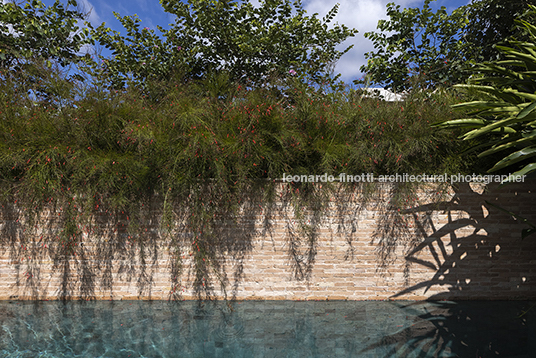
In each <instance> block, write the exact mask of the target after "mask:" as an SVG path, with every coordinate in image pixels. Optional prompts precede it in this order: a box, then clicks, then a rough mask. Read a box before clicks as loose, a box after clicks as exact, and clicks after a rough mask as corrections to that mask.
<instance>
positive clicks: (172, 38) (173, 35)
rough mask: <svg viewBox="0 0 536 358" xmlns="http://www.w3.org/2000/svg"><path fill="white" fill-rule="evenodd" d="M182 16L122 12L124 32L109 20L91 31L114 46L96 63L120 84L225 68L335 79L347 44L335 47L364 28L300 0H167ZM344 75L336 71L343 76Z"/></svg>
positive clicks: (233, 74) (236, 77)
mask: <svg viewBox="0 0 536 358" xmlns="http://www.w3.org/2000/svg"><path fill="white" fill-rule="evenodd" d="M161 4H162V6H163V7H164V9H165V11H166V12H168V13H170V14H173V15H176V20H175V23H174V24H171V25H170V26H171V27H170V29H168V30H167V29H164V28H163V27H161V26H157V29H158V31H159V32H160V34H157V33H156V31H155V30H154V29H149V28H147V27H143V28H142V27H141V25H140V22H141V21H140V19H139V18H138V17H136V16H124V17H121V16H120V15H119V14H117V13H115V16H116V17H117V19H118V20H119V21H120V22H121V23H122V25H123V26H124V27H125V29H126V36H121V35H120V34H119V33H118V32H116V31H113V30H111V29H109V28H107V27H106V26H105V24H102V25H100V26H99V27H97V28H95V29H92V30H91V36H92V37H93V39H94V41H95V42H98V43H100V44H101V45H103V46H104V47H105V48H107V49H109V50H111V51H112V53H113V57H112V58H110V59H106V58H103V57H102V58H101V60H103V61H104V62H103V63H100V64H97V63H96V64H95V65H94V69H99V68H100V70H99V71H101V73H103V74H106V75H107V76H109V78H110V79H111V81H112V83H113V85H114V86H115V87H122V86H124V85H125V83H126V82H127V81H128V80H134V81H144V80H146V79H148V78H153V79H158V78H167V77H169V76H170V75H171V74H173V73H174V72H176V71H178V72H181V73H183V74H184V75H186V77H187V78H200V77H202V76H205V75H206V74H207V73H210V72H211V71H225V72H227V73H228V74H229V77H230V79H231V80H232V81H239V82H244V81H247V80H249V81H251V83H261V82H263V81H265V80H266V79H267V78H270V77H279V78H281V77H288V76H303V78H306V79H307V80H309V81H313V82H315V83H325V82H331V81H333V80H334V78H333V77H332V76H331V70H332V67H333V65H334V63H335V62H336V61H337V60H338V59H339V58H340V57H341V56H342V55H343V54H344V53H346V52H347V51H348V50H350V48H351V47H352V46H349V47H348V48H346V49H345V50H343V51H338V50H336V47H337V46H338V45H339V44H341V43H342V42H344V40H346V39H347V38H348V37H351V36H354V34H355V33H356V32H357V31H356V30H354V29H350V28H348V27H346V26H345V25H339V24H334V25H333V26H332V27H331V28H329V27H328V25H329V24H330V23H331V22H332V20H333V18H334V16H335V15H336V13H337V11H338V5H336V6H335V7H333V8H332V9H331V10H330V11H329V12H328V13H327V14H326V16H324V18H323V19H319V18H317V15H318V14H313V15H311V16H308V15H307V14H306V11H305V10H304V9H303V6H302V4H301V2H300V1H295V2H292V3H291V1H289V0H266V1H261V2H260V5H259V6H258V7H254V6H253V5H252V4H251V3H250V2H249V1H245V2H240V1H233V0H188V1H187V2H181V1H178V0H161ZM336 77H337V76H335V78H336Z"/></svg>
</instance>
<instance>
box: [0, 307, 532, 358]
mask: <svg viewBox="0 0 536 358" xmlns="http://www.w3.org/2000/svg"><path fill="white" fill-rule="evenodd" d="M535 304H536V303H535V302H525V301H509V302H506V301H499V302H497V301H485V302H482V301H480V302H476V301H469V302H446V301H444V302H435V303H434V302H412V301H391V302H377V301H358V302H355V301H354V302H351V301H332V302H326V301H318V302H313V301H307V302H296V301H244V302H233V303H230V304H226V303H224V302H216V303H214V302H204V303H200V302H192V301H184V302H163V301H152V302H143V301H113V302H112V301H91V302H78V301H76V302H65V303H63V302H28V301H3V302H0V357H32V358H33V357H133V358H134V357H247V358H250V357H274V358H275V357H277V358H279V357H374V358H376V357H516V358H522V357H535V356H536V312H535V311H536V306H535V307H534V308H532V309H531V307H533V306H534V305H535Z"/></svg>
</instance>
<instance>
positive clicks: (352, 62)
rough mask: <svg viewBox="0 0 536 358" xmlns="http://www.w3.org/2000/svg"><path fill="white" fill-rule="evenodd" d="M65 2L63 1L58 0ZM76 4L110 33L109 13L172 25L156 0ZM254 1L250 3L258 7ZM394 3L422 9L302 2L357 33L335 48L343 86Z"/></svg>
mask: <svg viewBox="0 0 536 358" xmlns="http://www.w3.org/2000/svg"><path fill="white" fill-rule="evenodd" d="M43 2H44V3H45V4H46V5H51V4H52V3H53V2H54V1H53V0H44V1H43ZM62 2H64V3H65V2H66V0H62ZM78 2H79V4H80V5H82V6H83V8H84V9H85V10H87V11H90V15H89V18H88V21H90V22H91V23H92V24H93V26H94V27H97V26H99V25H100V24H101V23H102V22H105V23H106V25H107V26H108V27H111V28H112V29H113V30H116V31H119V32H121V33H122V34H124V33H125V31H124V29H123V27H122V26H121V24H120V23H119V22H118V21H117V20H116V19H115V18H114V15H113V12H114V11H115V12H118V13H119V14H120V15H121V16H124V15H134V14H137V15H138V17H139V18H140V19H141V21H142V22H141V25H142V26H143V27H149V28H152V29H155V30H156V25H160V26H163V27H165V28H167V27H168V26H167V25H168V24H170V23H173V15H171V14H167V13H166V12H164V10H163V8H162V7H161V5H160V3H159V2H158V0H114V1H109V0H78ZM258 2H259V1H258V0H252V3H253V4H254V5H255V4H258ZM389 2H394V3H395V4H397V5H400V6H401V7H402V8H408V7H422V5H423V3H424V1H423V0H394V1H393V0H302V4H303V7H304V9H305V10H307V13H308V14H309V15H312V14H314V13H318V17H319V18H322V17H324V15H326V14H327V12H328V11H329V10H331V9H332V8H333V6H334V5H335V4H337V3H339V4H340V7H339V12H338V14H337V16H336V17H335V19H334V20H333V23H339V24H344V25H346V26H348V27H350V28H355V29H357V30H358V31H359V33H358V34H357V35H356V36H355V37H352V38H350V39H348V40H346V41H345V42H344V43H343V44H342V45H341V46H340V48H339V50H343V49H345V48H347V47H348V46H350V45H352V44H353V45H354V47H353V48H352V49H351V50H350V51H349V52H348V53H346V54H345V55H344V56H343V57H342V58H341V59H340V60H339V62H338V63H337V65H336V67H335V72H336V73H340V74H341V79H342V80H343V81H344V82H346V83H351V82H352V81H353V80H355V79H359V78H361V77H362V74H361V72H360V70H359V69H360V67H361V66H362V65H364V64H365V63H366V59H365V53H366V52H370V51H372V50H374V48H373V46H372V42H371V41H370V40H368V39H365V38H364V36H363V34H364V33H365V32H369V31H375V30H376V25H377V23H378V20H380V19H387V16H386V5H387V3H389ZM468 2H470V0H436V1H433V2H432V4H431V5H432V8H433V9H437V8H439V7H441V6H445V7H446V8H447V11H449V12H450V11H452V10H454V9H456V8H458V7H460V6H463V5H466V4H467V3H468Z"/></svg>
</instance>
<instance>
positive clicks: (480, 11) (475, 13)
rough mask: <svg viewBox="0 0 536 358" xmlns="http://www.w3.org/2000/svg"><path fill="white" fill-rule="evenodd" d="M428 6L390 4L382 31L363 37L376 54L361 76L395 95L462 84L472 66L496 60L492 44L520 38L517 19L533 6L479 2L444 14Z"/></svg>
mask: <svg viewBox="0 0 536 358" xmlns="http://www.w3.org/2000/svg"><path fill="white" fill-rule="evenodd" d="M432 1H433V0H425V2H424V5H423V7H422V9H421V8H405V9H401V7H400V6H399V5H395V4H394V3H389V4H388V5H387V15H388V17H389V19H388V20H380V21H379V22H378V27H377V28H378V30H380V31H379V32H368V33H366V34H365V37H367V38H369V39H371V40H372V42H373V44H374V48H375V50H374V51H372V52H368V53H366V54H365V57H366V58H367V59H368V63H367V64H366V65H364V66H362V67H361V71H363V72H365V73H366V74H367V75H368V76H369V79H370V80H371V81H372V83H374V84H379V85H382V86H385V87H387V88H392V89H394V90H396V91H404V90H408V89H410V88H413V87H415V86H416V85H418V86H420V87H424V88H432V89H433V88H436V87H438V86H450V85H453V84H456V83H463V82H465V80H467V78H469V76H471V75H472V72H471V71H468V70H469V69H470V68H471V67H472V66H474V65H475V64H476V63H478V62H483V61H490V60H493V59H497V58H498V56H499V52H498V51H496V49H495V48H494V46H495V45H496V44H498V43H501V42H503V41H505V40H506V39H508V38H509V37H511V36H517V37H522V36H523V32H522V30H521V29H519V28H517V27H515V26H514V25H515V20H516V19H517V18H519V17H520V16H521V15H522V14H523V13H524V12H525V11H526V10H527V5H529V4H535V3H536V1H534V0H514V1H507V2H505V1H500V0H477V1H473V2H472V3H470V4H468V5H466V6H462V7H459V8H457V9H455V10H453V11H452V12H451V13H448V12H447V9H446V8H445V7H444V6H443V7H441V8H440V9H438V10H437V11H435V12H434V11H433V10H432V8H431V5H430V4H431V2H432Z"/></svg>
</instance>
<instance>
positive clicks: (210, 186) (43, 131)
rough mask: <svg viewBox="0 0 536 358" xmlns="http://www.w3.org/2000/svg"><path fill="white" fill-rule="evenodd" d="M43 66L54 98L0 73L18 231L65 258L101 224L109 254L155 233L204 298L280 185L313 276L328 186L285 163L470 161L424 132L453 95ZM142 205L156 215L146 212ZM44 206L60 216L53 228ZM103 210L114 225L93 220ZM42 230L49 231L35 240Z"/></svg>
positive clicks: (342, 165)
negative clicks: (141, 80)
mask: <svg viewBox="0 0 536 358" xmlns="http://www.w3.org/2000/svg"><path fill="white" fill-rule="evenodd" d="M36 68H38V69H40V71H44V72H45V73H46V76H45V75H42V76H41V78H44V81H48V82H49V83H48V82H47V83H45V84H43V83H41V84H39V85H40V86H43V85H46V86H48V87H49V88H50V89H51V91H48V92H47V93H55V95H54V96H53V97H52V98H51V97H47V98H45V99H40V98H35V95H32V93H34V92H32V88H33V87H32V86H35V85H36V84H34V83H32V82H31V81H27V80H26V77H24V75H23V74H22V73H19V74H16V73H3V74H0V76H2V78H3V81H2V82H1V83H0V136H1V137H2V138H1V140H0V191H1V193H2V194H3V195H2V201H3V202H4V203H6V204H5V208H4V209H5V210H4V212H7V209H8V208H11V209H12V210H13V211H14V212H17V213H18V214H17V215H20V216H21V218H23V219H24V220H22V221H24V222H25V223H26V224H25V225H26V226H25V227H24V228H22V227H21V228H20V230H21V231H20V235H19V236H18V237H17V240H22V244H21V245H22V246H23V247H24V245H26V246H28V245H30V246H31V245H33V246H35V247H38V246H39V247H45V246H46V247H48V248H49V251H47V255H50V256H53V257H54V258H55V259H56V262H57V263H58V264H59V262H60V261H61V259H62V258H65V257H71V258H77V259H79V260H83V258H84V257H85V254H86V253H85V251H84V250H85V249H84V247H82V246H81V242H82V241H83V240H84V235H85V234H93V235H96V234H99V233H100V234H101V235H100V236H99V237H100V238H99V239H98V240H100V241H99V243H100V245H102V247H101V251H100V252H101V253H102V254H103V255H108V256H109V258H111V257H117V255H120V254H121V253H122V252H123V251H124V250H125V249H124V247H125V245H127V244H128V245H130V246H132V247H136V248H137V249H138V251H137V252H138V255H140V257H141V259H143V255H144V253H147V247H149V246H151V245H154V232H155V231H154V230H156V229H159V230H160V232H161V233H162V235H163V237H164V241H165V245H167V247H168V249H169V250H170V252H171V253H172V257H174V259H173V260H174V262H173V263H172V271H173V272H172V277H173V279H172V280H173V284H174V287H173V289H172V294H178V289H177V288H178V287H179V286H180V285H181V283H180V281H179V278H178V277H180V275H179V273H180V272H181V270H184V269H185V267H184V265H183V264H184V262H185V261H184V257H187V258H191V261H189V262H191V263H192V264H191V266H190V267H188V269H189V272H190V273H191V275H193V276H192V277H193V278H194V287H195V289H196V290H197V291H196V292H197V293H198V295H199V296H200V297H209V296H210V295H211V293H212V292H213V289H214V284H218V283H219V284H220V285H221V288H222V289H224V292H225V290H226V288H227V284H228V278H227V276H226V270H225V264H226V260H227V259H226V258H228V257H229V255H231V256H233V255H235V256H240V255H243V254H244V252H245V251H247V248H248V247H249V246H248V245H251V237H252V235H254V230H253V229H254V227H249V226H247V225H249V224H248V222H247V220H245V219H244V217H250V218H251V217H256V216H263V215H264V216H265V218H266V220H269V214H267V213H269V211H270V208H272V205H273V203H274V201H275V200H276V198H278V197H279V196H280V195H281V198H283V199H284V200H287V201H288V202H289V203H291V204H292V205H294V208H295V209H296V210H295V215H296V217H297V218H298V221H299V223H300V224H299V225H298V226H297V229H296V230H295V232H293V233H292V234H291V235H289V237H290V239H289V240H290V241H291V243H290V244H289V250H291V251H292V250H294V251H293V252H294V254H296V253H297V252H298V251H299V252H300V255H299V256H303V257H306V259H300V260H296V262H295V266H294V273H295V275H296V277H298V278H305V277H307V274H308V272H310V265H311V264H312V263H313V262H314V254H315V252H316V250H315V247H316V240H317V237H318V225H319V220H318V218H319V217H321V216H322V212H323V211H322V210H323V208H325V207H326V205H325V204H326V203H327V202H329V197H330V195H331V191H330V190H333V188H334V186H331V185H329V183H326V184H324V185H323V186H319V185H314V184H310V183H309V184H306V183H283V184H282V183H280V181H279V179H280V178H282V176H283V174H284V173H285V174H287V175H300V174H306V175H310V174H312V175H317V174H324V173H326V174H328V175H329V174H331V175H334V176H335V177H337V176H338V175H339V174H340V173H346V174H351V175H359V174H362V173H374V174H376V175H380V174H395V173H410V174H421V173H423V172H426V173H429V174H434V173H437V174H439V173H441V174H442V173H444V172H447V173H457V172H473V171H474V170H475V168H474V167H471V166H470V165H471V164H470V163H471V162H470V161H468V160H466V158H463V157H461V156H460V155H459V153H460V152H461V151H463V149H464V143H460V142H457V141H454V138H455V136H456V134H455V133H452V132H451V131H450V130H439V131H434V130H431V129H430V123H435V122H438V121H441V120H444V119H445V118H452V115H453V114H452V112H451V109H450V104H451V103H452V102H453V101H455V99H454V98H451V97H449V96H445V95H438V96H435V97H434V95H431V96H428V97H426V98H424V97H418V96H419V95H415V96H414V97H411V96H410V97H409V98H408V99H407V100H406V101H404V102H394V103H387V102H383V101H381V100H378V99H374V98H367V97H364V96H363V94H362V93H360V92H359V91H356V90H348V91H344V92H335V93H330V94H327V95H326V94H322V93H320V92H319V91H317V90H315V89H313V88H310V87H308V86H307V85H305V84H303V83H300V82H296V83H295V84H294V85H293V87H291V88H288V87H287V88H286V89H285V92H284V93H285V95H282V94H281V93H282V92H281V91H277V90H274V88H244V87H243V86H241V85H239V84H235V83H231V82H229V81H228V80H226V77H225V76H224V75H222V74H219V75H218V74H216V75H214V78H213V80H211V81H205V82H204V83H202V84H198V83H186V84H185V83H184V82H183V81H182V80H181V79H180V78H179V79H176V80H175V79H170V80H169V81H167V82H165V83H148V84H147V86H145V87H144V90H145V91H146V90H147V88H158V91H159V92H158V93H159V95H158V96H156V97H154V96H151V97H147V96H145V94H144V92H140V91H138V90H136V89H135V88H134V87H131V88H129V89H127V90H124V91H106V90H103V89H102V88H105V86H101V85H99V82H98V81H97V80H95V81H94V82H92V84H91V85H84V86H82V84H81V83H75V82H73V81H72V80H71V81H67V80H65V79H64V78H63V77H62V76H61V75H60V74H58V73H56V72H54V70H53V69H48V68H47V67H46V66H41V67H39V66H37V67H36ZM211 83H212V85H211ZM214 84H217V85H214ZM276 88H277V87H276ZM54 89H58V91H55V90H54ZM59 89H62V91H59ZM28 93H30V95H29V94H28ZM281 186H282V187H281ZM304 207H305V209H306V210H305V211H304V212H302V211H301V210H302V209H303V208H304ZM147 208H152V210H153V211H155V210H156V211H157V212H160V213H161V214H160V215H158V217H157V218H152V217H149V216H147V215H148V214H147V210H146V209H147ZM307 209H309V210H307ZM47 210H53V212H55V213H56V214H55V215H58V218H57V220H56V221H55V222H54V223H53V224H50V220H51V219H50V216H46V215H44V214H45V213H46V212H47ZM43 218H45V219H46V220H48V221H49V223H48V224H47V223H46V222H43V221H42V219H43ZM103 218H104V219H103ZM315 218H316V219H315ZM103 220H104V223H107V224H108V225H109V226H110V227H111V229H112V230H111V231H110V232H109V233H107V234H105V233H104V232H100V231H99V230H102V229H99V226H98V225H95V224H96V223H99V222H101V223H102V222H103ZM101 226H102V225H101ZM240 228H242V231H240ZM244 228H249V229H252V230H249V229H247V230H246V229H244ZM39 230H40V231H41V233H42V232H43V231H44V232H45V234H44V235H43V236H41V237H40V238H39V239H36V236H35V235H34V234H35V233H37V232H38V231H39ZM4 237H15V236H9V235H7V234H6V235H4ZM105 238H106V239H105ZM4 240H5V239H4ZM248 240H249V241H248ZM248 242H249V243H248ZM8 246H9V245H8ZM122 250H123V251H122ZM300 250H301V251H300ZM302 254H303V255H302ZM114 255H115V256H114ZM297 256H298V255H297V254H296V257H297Z"/></svg>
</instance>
